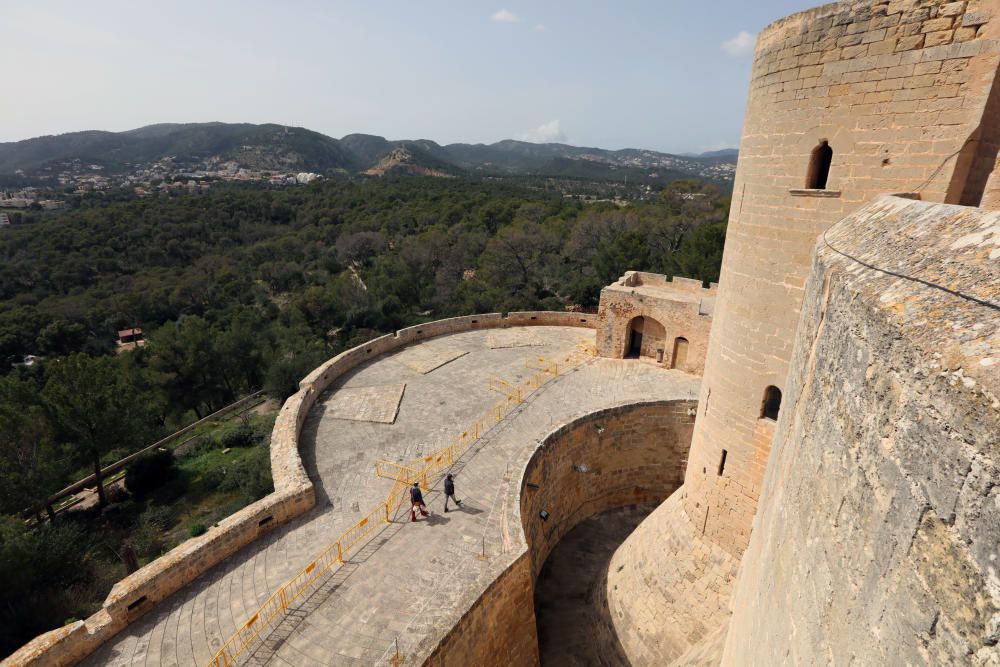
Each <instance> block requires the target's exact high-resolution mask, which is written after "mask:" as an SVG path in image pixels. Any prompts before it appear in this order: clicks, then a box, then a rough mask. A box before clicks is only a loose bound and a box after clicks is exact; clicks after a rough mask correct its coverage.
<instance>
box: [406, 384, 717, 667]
mask: <svg viewBox="0 0 1000 667" xmlns="http://www.w3.org/2000/svg"><path fill="white" fill-rule="evenodd" d="M696 411H697V404H696V403H695V402H694V401H683V400H677V401H648V402H640V403H633V404H629V405H624V406H618V407H614V408H609V409H606V410H600V411H597V412H594V413H591V414H588V415H586V416H584V417H581V418H580V419H577V420H574V421H573V422H571V423H569V424H565V425H563V426H561V427H559V428H557V429H556V430H555V431H553V432H552V433H550V434H549V435H548V436H546V437H545V438H544V440H543V441H542V442H541V443H538V444H536V445H532V446H530V447H529V448H527V449H526V450H525V454H524V457H523V459H522V463H521V465H522V466H523V473H522V476H521V484H520V487H519V493H518V498H519V506H517V507H512V508H510V509H509V510H508V516H507V520H508V521H511V522H519V523H520V526H521V533H522V535H521V536H520V540H517V543H518V544H520V545H521V548H520V549H519V550H518V551H516V552H515V553H514V554H513V555H512V557H511V562H510V564H509V565H508V566H507V567H506V568H504V569H503V570H502V571H501V572H500V573H499V574H498V576H496V577H495V578H494V579H493V581H491V582H490V583H489V585H488V587H487V588H486V590H485V592H484V593H483V594H482V595H481V596H479V597H478V599H476V601H475V602H474V603H472V604H471V605H470V609H469V611H468V612H466V614H465V615H464V616H463V618H462V620H461V621H460V622H459V623H458V624H457V625H456V626H455V627H454V628H453V629H452V630H451V631H450V632H449V633H448V635H447V636H445V637H444V638H443V639H442V640H441V642H440V643H439V644H438V646H437V648H436V649H435V650H434V652H433V653H432V654H431V656H430V657H429V658H428V659H427V660H426V661H425V662H424V665H425V666H433V667H438V666H440V667H444V666H446V665H472V664H496V663H497V656H503V661H504V663H505V664H516V665H524V666H530V665H533V664H538V640H537V634H536V627H535V617H534V604H533V598H534V585H535V580H536V578H537V576H538V572H539V570H540V569H541V567H542V565H543V564H544V562H545V559H546V558H547V557H548V555H549V552H550V551H551V550H552V548H553V547H554V546H555V545H556V544H557V543H558V542H559V540H560V539H561V538H562V537H563V536H564V535H565V534H566V533H567V532H569V531H570V530H571V529H572V528H573V527H574V526H575V525H577V524H578V523H579V522H580V521H582V520H583V519H586V518H587V517H589V516H592V515H594V514H598V513H601V512H605V511H608V510H610V509H614V508H617V507H624V506H627V505H634V504H640V503H648V502H660V501H661V500H663V499H664V498H665V497H666V496H667V495H669V494H670V493H671V491H673V490H674V489H676V488H677V487H678V486H680V484H681V482H682V480H683V472H684V461H685V458H686V456H687V450H688V445H689V443H690V439H691V431H692V428H693V425H694V414H695V412H696ZM543 510H544V511H545V512H547V513H548V518H547V519H542V518H541V516H540V512H542V511H543ZM612 642H613V638H612V637H610V636H609V637H608V643H609V644H611V643H612Z"/></svg>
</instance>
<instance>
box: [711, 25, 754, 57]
mask: <svg viewBox="0 0 1000 667" xmlns="http://www.w3.org/2000/svg"><path fill="white" fill-rule="evenodd" d="M756 42H757V36H756V35H751V34H750V33H748V32H747V31H746V30H740V32H739V34H737V35H736V36H735V37H733V38H732V39H727V40H726V41H724V42H723V43H722V44H721V45H720V47H719V48H721V49H722V51H723V52H724V53H726V54H727V55H730V56H734V57H739V56H745V55H747V54H749V53H753V47H754V44H755V43H756Z"/></svg>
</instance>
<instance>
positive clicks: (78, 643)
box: [0, 311, 596, 667]
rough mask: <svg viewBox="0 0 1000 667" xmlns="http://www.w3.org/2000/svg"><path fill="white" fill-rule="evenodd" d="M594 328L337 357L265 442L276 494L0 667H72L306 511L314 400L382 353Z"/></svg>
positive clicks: (418, 329)
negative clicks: (304, 434) (304, 436)
mask: <svg viewBox="0 0 1000 667" xmlns="http://www.w3.org/2000/svg"><path fill="white" fill-rule="evenodd" d="M595 323H596V317H595V316H594V315H586V314H579V313H563V312H549V311H532V312H519V313H510V314H509V315H507V316H503V315H501V314H500V313H488V314H483V315H469V316H465V317H455V318H450V319H445V320H438V321H435V322H428V323H425V324H420V325H416V326H413V327H408V328H406V329H401V330H399V331H397V332H396V333H393V334H387V335H385V336H380V337H378V338H375V339H373V340H371V341H368V342H366V343H363V344H361V345H358V346H356V347H353V348H351V349H350V350H347V351H345V352H342V353H341V354H338V355H337V356H336V357H333V358H332V359H330V360H329V361H327V362H325V363H323V364H321V365H320V366H319V367H317V368H316V369H314V370H313V371H312V372H311V373H309V375H307V376H306V377H305V378H304V379H303V380H302V381H301V382H300V383H299V391H298V392H296V393H295V394H293V395H292V396H291V397H289V398H288V399H287V400H286V401H285V403H284V405H283V406H282V408H281V411H280V412H279V413H278V417H277V418H276V420H275V423H274V429H273V430H272V433H271V443H270V454H271V476H272V479H273V481H274V492H273V493H271V494H269V495H267V496H266V497H264V498H262V499H260V500H258V501H256V502H254V503H252V504H250V505H248V506H247V507H244V508H243V509H241V510H239V511H238V512H236V513H234V514H232V515H230V516H228V517H226V518H225V519H223V520H222V521H220V522H219V524H218V525H217V526H212V527H211V528H209V530H208V532H207V533H205V534H204V535H201V536H199V537H195V538H191V539H189V540H187V541H185V542H184V543H182V544H180V545H179V546H177V547H175V548H174V549H172V550H171V551H169V552H168V553H166V554H164V555H163V556H161V557H159V558H157V559H156V560H154V561H152V562H151V563H149V564H147V565H146V566H144V567H142V568H140V569H139V570H137V571H136V572H134V573H132V574H131V575H129V576H128V577H126V578H125V579H122V580H121V581H119V582H117V583H116V584H115V585H114V586H113V587H112V589H111V592H110V593H109V595H108V597H107V599H106V600H105V602H104V605H103V608H102V609H101V610H100V611H98V612H97V613H96V614H94V615H93V616H91V617H90V618H88V619H86V620H85V621H76V622H75V623H72V624H70V625H67V626H65V627H62V628H58V629H56V630H53V631H50V632H47V633H45V634H42V635H39V636H38V637H36V638H35V639H33V640H32V641H31V642H29V643H28V644H26V645H25V646H23V647H22V648H20V649H19V650H18V651H16V652H15V653H13V654H12V655H10V656H9V657H8V658H6V659H5V660H4V661H3V662H2V663H0V664H2V665H3V667H8V666H10V667H13V666H15V665H17V666H18V667H20V666H22V665H24V666H29V665H30V666H36V665H37V666H42V665H45V666H50V665H54V666H57V667H62V666H63V665H72V664H74V663H76V662H78V661H80V660H81V659H83V658H84V657H86V656H87V655H89V654H90V653H92V652H93V651H94V650H96V649H97V648H98V647H99V646H100V645H101V644H103V643H104V642H106V641H108V640H109V639H110V638H111V637H113V636H114V635H115V634H117V633H118V632H120V631H121V630H123V629H124V628H125V627H127V626H128V624H129V623H131V622H133V621H135V620H137V619H138V618H139V617H141V616H142V615H143V614H145V613H146V612H148V611H149V610H150V609H152V608H153V607H155V606H156V604H157V603H159V602H162V601H163V600H165V599H166V598H167V597H169V596H170V595H171V594H173V593H175V592H177V591H178V590H180V589H181V588H183V587H184V586H185V585H187V584H189V583H190V582H192V581H194V580H195V579H196V578H197V577H198V576H200V575H202V574H204V573H205V572H207V571H208V570H209V569H211V568H212V567H213V566H215V565H217V564H218V563H220V562H222V561H223V560H225V559H226V558H228V557H229V556H231V555H233V554H234V553H236V552H237V551H239V550H240V549H241V548H243V547H245V546H246V545H248V544H250V543H251V542H253V541H254V540H256V539H257V538H259V537H261V536H263V535H265V534H266V533H269V532H270V531H272V530H273V529H274V528H276V527H278V526H280V525H282V524H285V523H287V522H288V521H290V520H291V519H293V518H295V517H297V516H300V515H302V514H304V513H305V512H307V511H308V510H309V509H311V508H312V507H313V505H314V504H315V492H314V488H313V483H312V481H311V480H310V479H309V476H308V474H307V473H306V470H305V467H304V466H303V465H302V459H301V457H300V455H299V447H298V444H299V443H298V439H299V434H300V432H301V429H302V425H303V423H304V422H305V420H306V417H307V416H308V413H309V410H310V409H311V408H312V406H313V404H314V403H315V401H316V400H317V398H318V397H319V395H320V394H321V393H322V392H323V391H324V390H326V389H327V388H328V387H329V386H330V385H331V384H332V383H333V382H334V381H335V380H336V379H337V378H338V377H340V376H341V375H342V374H344V373H346V372H348V371H350V370H352V369H354V368H356V367H357V366H358V365H360V364H362V363H364V362H365V361H368V360H370V359H372V358H374V357H377V356H379V355H381V354H385V353H386V352H389V351H392V350H396V349H399V348H401V347H403V346H405V345H407V344H409V343H411V342H415V341H419V340H426V339H428V338H432V337H434V336H440V335H444V334H449V333H457V332H462V331H470V330H473V329H481V328H504V327H510V326H577V327H585V328H593V327H594V326H595Z"/></svg>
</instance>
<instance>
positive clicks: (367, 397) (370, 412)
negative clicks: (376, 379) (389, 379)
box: [326, 383, 406, 424]
mask: <svg viewBox="0 0 1000 667" xmlns="http://www.w3.org/2000/svg"><path fill="white" fill-rule="evenodd" d="M405 390H406V383H403V384H388V385H382V386H379V387H357V388H350V389H348V388H344V389H341V390H340V391H338V392H337V393H336V394H334V395H333V397H332V398H331V399H330V401H329V402H328V403H327V406H326V409H327V411H328V414H329V416H330V417H331V418H332V419H349V420H352V421H360V422H379V423H382V424H391V423H393V422H394V421H396V413H397V412H398V411H399V402H400V401H402V400H403V392H404V391H405Z"/></svg>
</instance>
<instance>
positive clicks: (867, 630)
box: [723, 198, 1000, 665]
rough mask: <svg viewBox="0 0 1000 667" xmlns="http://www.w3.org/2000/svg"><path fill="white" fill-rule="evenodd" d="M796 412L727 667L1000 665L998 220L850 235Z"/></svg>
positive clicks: (810, 341) (896, 207)
mask: <svg viewBox="0 0 1000 667" xmlns="http://www.w3.org/2000/svg"><path fill="white" fill-rule="evenodd" d="M827 242H828V243H829V245H827ZM917 248H919V250H917ZM785 400H786V401H787V402H788V404H787V408H786V409H785V410H786V411H785V412H783V414H782V415H781V417H780V419H779V421H778V426H777V432H776V436H775V439H774V447H775V449H774V454H773V455H772V459H771V462H770V464H769V466H768V472H767V477H766V479H765V486H764V493H763V495H762V496H761V509H760V512H759V514H758V516H757V519H756V521H755V524H754V532H753V537H752V539H751V540H750V546H749V548H748V549H747V552H746V556H745V557H744V560H743V564H742V566H741V571H740V576H739V580H738V582H737V585H736V592H735V594H734V597H733V609H734V612H733V617H732V622H731V624H730V629H729V634H728V637H727V639H726V644H725V655H724V661H723V664H731V665H742V664H761V665H764V664H780V663H787V664H798V665H808V664H865V665H870V664H887V665H889V664H891V665H896V664H899V665H901V664H914V665H918V664H929V665H953V664H988V665H995V664H998V660H1000V651H998V647H997V644H998V641H1000V571H998V565H997V553H998V551H997V549H998V545H1000V512H998V508H1000V486H998V480H1000V214H997V213H988V212H985V211H981V210H977V209H970V208H965V207H959V206H948V205H943V204H927V203H924V202H915V201H907V200H901V199H895V198H886V199H884V200H882V201H880V202H876V203H874V204H871V205H870V206H868V207H866V208H865V209H862V210H861V211H859V212H858V213H857V214H855V215H854V216H851V217H850V218H848V219H846V220H844V221H842V222H840V223H838V224H837V225H836V226H834V227H833V229H831V230H830V233H829V234H828V235H827V239H826V242H823V243H821V244H820V245H819V246H818V248H817V252H816V258H815V260H814V263H813V272H812V277H811V278H810V281H809V284H808V287H807V290H806V298H805V302H804V306H803V317H802V321H801V324H800V326H799V333H798V337H797V339H796V341H795V355H794V356H793V359H792V370H791V372H790V374H789V388H788V395H787V397H786V399H785Z"/></svg>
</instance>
